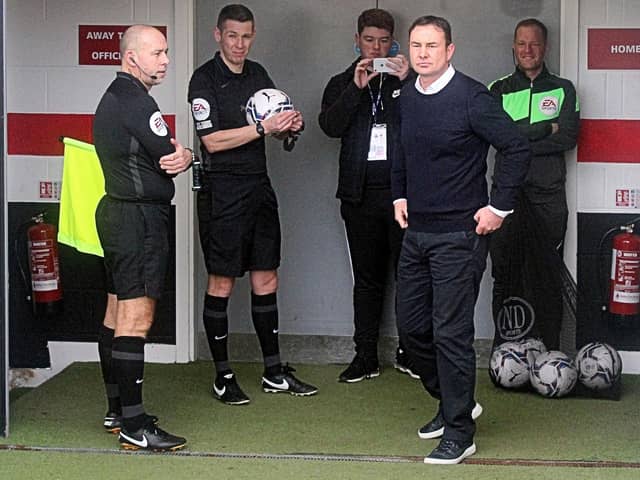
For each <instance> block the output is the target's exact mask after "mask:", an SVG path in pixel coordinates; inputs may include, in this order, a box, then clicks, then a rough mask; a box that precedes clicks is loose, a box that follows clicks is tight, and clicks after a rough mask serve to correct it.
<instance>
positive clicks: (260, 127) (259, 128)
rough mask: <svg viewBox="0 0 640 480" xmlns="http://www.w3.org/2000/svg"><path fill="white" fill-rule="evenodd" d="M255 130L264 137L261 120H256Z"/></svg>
mask: <svg viewBox="0 0 640 480" xmlns="http://www.w3.org/2000/svg"><path fill="white" fill-rule="evenodd" d="M256 132H258V135H260V136H261V137H264V127H263V126H262V122H256Z"/></svg>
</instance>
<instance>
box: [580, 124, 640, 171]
mask: <svg viewBox="0 0 640 480" xmlns="http://www.w3.org/2000/svg"><path fill="white" fill-rule="evenodd" d="M578 162H604V163H640V120H604V119H582V120H580V138H579V139H578Z"/></svg>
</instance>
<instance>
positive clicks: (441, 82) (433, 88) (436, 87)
mask: <svg viewBox="0 0 640 480" xmlns="http://www.w3.org/2000/svg"><path fill="white" fill-rule="evenodd" d="M455 73H456V71H455V70H454V68H453V65H451V64H449V67H448V68H447V70H446V71H445V72H444V73H443V74H442V75H441V76H440V78H438V79H437V80H436V81H435V82H433V83H432V84H431V85H429V86H428V87H427V88H426V89H425V88H422V85H420V75H418V78H416V90H418V91H419V92H420V93H422V94H423V95H433V94H434V93H438V92H439V91H440V90H442V89H443V88H444V87H446V86H447V85H448V84H449V82H450V81H451V79H452V78H453V76H454V75H455Z"/></svg>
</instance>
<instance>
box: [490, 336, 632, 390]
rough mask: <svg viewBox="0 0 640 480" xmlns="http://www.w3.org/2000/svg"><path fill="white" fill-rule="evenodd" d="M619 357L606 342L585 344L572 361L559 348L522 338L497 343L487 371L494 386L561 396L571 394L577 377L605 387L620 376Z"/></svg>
mask: <svg viewBox="0 0 640 480" xmlns="http://www.w3.org/2000/svg"><path fill="white" fill-rule="evenodd" d="M621 373H622V360H621V358H620V355H619V354H618V352H617V351H616V350H615V349H614V348H613V347H611V346H610V345H608V344H606V343H601V342H593V343H589V344H587V345H585V346H584V347H582V348H581V349H580V351H579V352H578V354H577V355H576V359H575V362H574V361H573V360H572V359H571V358H569V357H568V356H567V355H566V354H564V353H562V352H560V351H558V350H550V351H547V349H546V348H545V346H544V344H543V343H542V342H541V341H540V340H536V339H525V340H522V341H519V342H507V343H503V344H501V345H499V346H498V347H496V349H495V350H494V351H493V353H492V354H491V361H490V364H489V375H490V377H491V380H492V381H493V383H494V384H495V385H496V386H499V387H502V388H506V389H516V390H518V389H520V390H522V389H526V388H529V386H531V387H532V388H533V390H535V391H536V392H538V393H539V394H540V395H542V396H544V397H549V398H560V397H564V396H566V395H568V394H570V393H571V392H572V391H573V389H574V388H575V386H576V384H577V383H578V381H579V382H580V383H581V384H582V385H584V386H585V387H587V388H589V389H593V390H606V389H608V388H611V387H612V386H613V385H615V383H616V382H618V381H619V380H620V375H621Z"/></svg>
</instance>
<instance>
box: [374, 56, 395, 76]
mask: <svg viewBox="0 0 640 480" xmlns="http://www.w3.org/2000/svg"><path fill="white" fill-rule="evenodd" d="M373 71H374V72H380V73H393V72H395V70H394V69H393V68H391V67H390V66H389V63H388V62H387V59H386V58H374V59H373Z"/></svg>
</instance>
